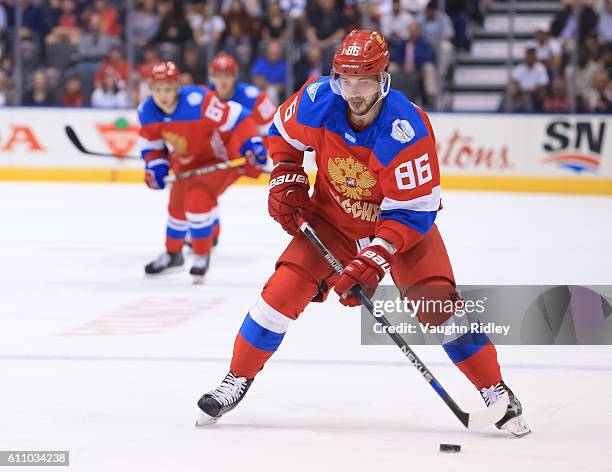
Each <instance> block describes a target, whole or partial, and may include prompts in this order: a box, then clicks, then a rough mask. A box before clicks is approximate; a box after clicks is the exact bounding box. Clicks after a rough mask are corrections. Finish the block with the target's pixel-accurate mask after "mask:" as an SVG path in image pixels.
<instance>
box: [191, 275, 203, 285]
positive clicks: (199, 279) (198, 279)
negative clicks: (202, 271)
mask: <svg viewBox="0 0 612 472" xmlns="http://www.w3.org/2000/svg"><path fill="white" fill-rule="evenodd" d="M192 277H193V285H204V276H203V275H192Z"/></svg>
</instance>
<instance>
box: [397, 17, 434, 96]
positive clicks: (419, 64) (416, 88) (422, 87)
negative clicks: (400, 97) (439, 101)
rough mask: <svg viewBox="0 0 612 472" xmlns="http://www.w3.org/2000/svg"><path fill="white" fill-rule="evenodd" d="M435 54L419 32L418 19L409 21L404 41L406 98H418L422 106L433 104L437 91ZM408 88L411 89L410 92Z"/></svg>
mask: <svg viewBox="0 0 612 472" xmlns="http://www.w3.org/2000/svg"><path fill="white" fill-rule="evenodd" d="M435 61H436V54H435V52H434V49H433V47H432V45H431V44H429V42H428V41H427V40H426V39H425V37H424V36H423V35H422V34H421V24H420V23H419V22H418V21H413V22H412V23H410V39H409V40H408V41H407V42H406V47H405V54H404V62H403V67H402V69H403V72H404V74H405V75H406V78H407V80H408V81H409V83H410V85H409V86H408V87H407V91H408V98H410V99H411V100H416V99H420V103H421V104H422V105H423V106H434V105H435V103H436V95H437V93H438V81H437V73H436V66H435ZM410 90H413V92H412V93H410Z"/></svg>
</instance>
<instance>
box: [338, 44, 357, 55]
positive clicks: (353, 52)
mask: <svg viewBox="0 0 612 472" xmlns="http://www.w3.org/2000/svg"><path fill="white" fill-rule="evenodd" d="M360 52H361V46H354V45H351V46H349V47H347V48H344V51H342V54H346V55H347V56H359V53H360Z"/></svg>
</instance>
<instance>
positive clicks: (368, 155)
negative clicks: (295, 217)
mask: <svg viewBox="0 0 612 472" xmlns="http://www.w3.org/2000/svg"><path fill="white" fill-rule="evenodd" d="M268 135H269V138H268V145H269V151H270V155H271V157H272V159H273V160H274V162H280V161H294V162H297V163H300V164H301V163H302V161H303V154H304V151H306V150H308V149H312V150H314V151H315V153H316V164H317V169H318V170H317V178H316V182H315V187H314V193H313V196H312V203H313V205H314V209H315V211H316V212H317V213H319V214H320V215H321V216H323V217H324V218H326V219H328V220H329V221H330V222H332V223H333V224H335V225H336V226H337V227H338V228H339V229H340V230H341V231H342V232H343V233H344V234H346V235H347V236H348V237H349V238H351V239H353V240H359V239H362V238H366V237H370V236H373V235H374V236H377V237H381V238H384V239H385V240H387V241H389V242H391V243H392V244H393V245H394V246H395V247H396V248H397V249H398V250H399V251H405V250H407V249H410V248H411V247H412V246H414V245H415V244H416V243H417V242H419V241H420V240H421V239H422V237H423V236H424V235H425V234H426V233H427V231H429V229H430V228H431V227H432V225H433V224H434V220H435V218H436V214H437V211H438V210H439V209H440V171H439V166H438V157H437V153H436V145H435V138H434V133H433V130H432V127H431V124H430V122H429V118H428V117H427V115H426V114H425V112H424V111H423V110H421V109H420V108H418V107H417V106H416V105H414V104H413V103H412V102H411V101H410V100H408V99H407V98H406V97H405V96H404V95H402V94H401V93H400V92H398V91H396V90H391V91H390V92H389V94H388V95H387V96H386V97H385V98H384V99H383V105H382V108H381V110H380V113H379V115H378V117H377V118H376V120H375V121H374V122H373V123H372V124H371V125H370V126H368V127H367V128H365V129H364V130H362V131H355V130H354V129H353V128H352V127H351V126H350V123H349V120H348V115H347V104H346V102H345V101H344V99H343V98H342V96H340V95H338V94H337V93H335V92H334V91H333V90H332V88H331V86H330V82H329V77H318V78H313V79H311V80H309V81H308V82H306V84H304V86H303V87H302V88H301V89H300V90H299V91H298V92H297V93H295V94H294V95H293V96H291V97H290V98H289V99H288V100H287V101H286V102H285V103H283V104H282V105H281V106H280V107H279V109H278V111H277V112H276V114H275V115H274V121H273V124H272V126H271V127H270V130H269V132H268Z"/></svg>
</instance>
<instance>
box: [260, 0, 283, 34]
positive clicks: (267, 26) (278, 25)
mask: <svg viewBox="0 0 612 472" xmlns="http://www.w3.org/2000/svg"><path fill="white" fill-rule="evenodd" d="M261 37H262V38H263V40H264V41H269V40H271V39H278V40H282V41H284V40H286V39H287V18H286V17H285V14H284V13H283V10H281V7H280V4H279V3H278V1H272V3H270V7H269V9H268V14H267V15H266V17H265V18H264V20H263V26H262V29H261Z"/></svg>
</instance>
